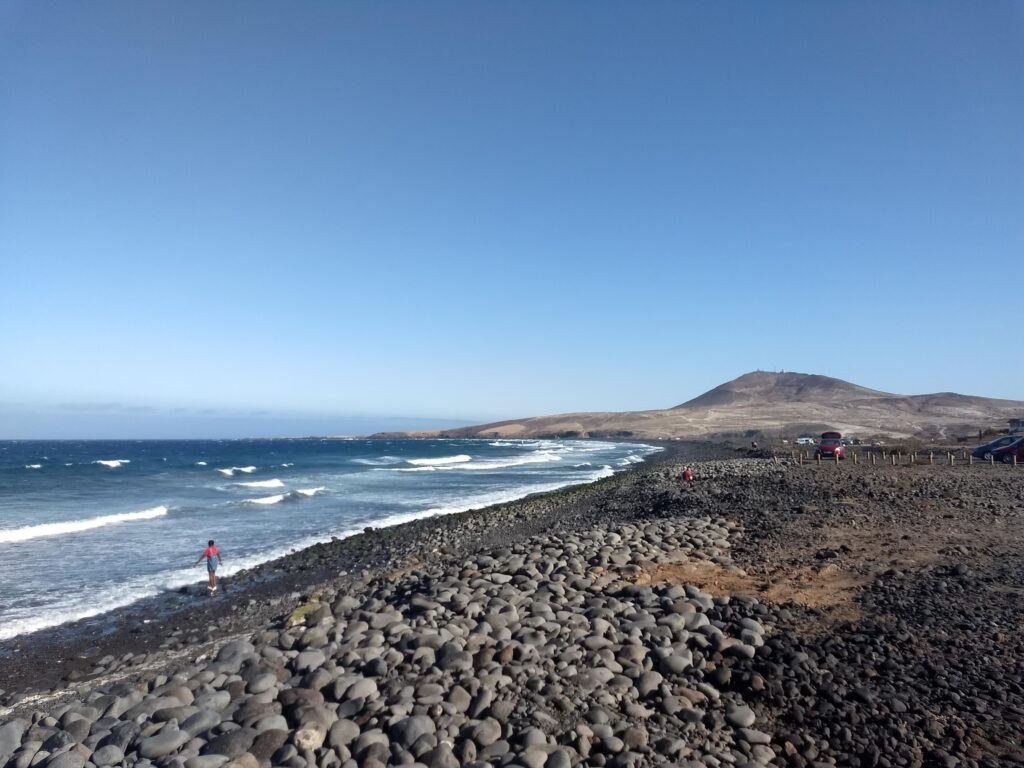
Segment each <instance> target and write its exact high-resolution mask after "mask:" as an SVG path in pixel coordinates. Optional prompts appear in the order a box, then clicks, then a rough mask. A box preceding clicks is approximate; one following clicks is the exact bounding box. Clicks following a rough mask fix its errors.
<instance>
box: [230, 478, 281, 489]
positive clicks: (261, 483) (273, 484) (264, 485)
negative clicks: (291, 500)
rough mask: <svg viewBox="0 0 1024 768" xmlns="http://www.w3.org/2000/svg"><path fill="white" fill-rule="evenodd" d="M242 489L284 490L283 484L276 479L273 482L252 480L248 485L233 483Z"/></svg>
mask: <svg viewBox="0 0 1024 768" xmlns="http://www.w3.org/2000/svg"><path fill="white" fill-rule="evenodd" d="M235 485H240V486H242V487H243V488H284V483H282V482H281V481H280V480H278V479H277V478H276V477H275V478H274V479H273V480H253V481H252V482H249V483H235Z"/></svg>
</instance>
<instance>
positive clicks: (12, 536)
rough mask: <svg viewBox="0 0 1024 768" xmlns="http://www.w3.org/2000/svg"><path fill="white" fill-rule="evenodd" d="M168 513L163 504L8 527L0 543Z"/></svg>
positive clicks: (61, 534) (1, 535)
mask: <svg viewBox="0 0 1024 768" xmlns="http://www.w3.org/2000/svg"><path fill="white" fill-rule="evenodd" d="M166 514H167V507H165V506H163V505H161V506H159V507H153V508H152V509H144V510H142V511H141V512H123V513H121V514H118V515H102V516H101V517H90V518H86V519H85V520H69V521H68V522H65V523H43V524H42V525H28V526H25V527H24V528H7V529H5V530H0V544H10V543H12V542H15V541H28V540H29V539H39V538H43V537H45V536H63V535H64V534H67V533H78V532H79V531H88V530H91V529H93V528H103V527H104V526H107V525H117V524H118V523H128V522H131V521H133V520H152V519H153V518H155V517H163V516H164V515H166Z"/></svg>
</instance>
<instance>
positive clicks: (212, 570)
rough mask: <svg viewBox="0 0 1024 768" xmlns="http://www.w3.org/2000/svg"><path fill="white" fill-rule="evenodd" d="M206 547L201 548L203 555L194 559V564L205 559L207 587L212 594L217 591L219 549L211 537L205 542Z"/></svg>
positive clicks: (219, 562) (219, 560)
mask: <svg viewBox="0 0 1024 768" xmlns="http://www.w3.org/2000/svg"><path fill="white" fill-rule="evenodd" d="M206 544H207V547H206V549H204V550H203V555H202V557H200V558H199V559H198V560H196V565H199V564H200V563H201V562H203V560H204V559H205V560H206V572H207V573H208V574H209V575H210V586H209V587H207V589H209V590H210V594H211V595H212V594H213V593H214V592H216V591H217V566H218V565H220V564H221V559H220V550H219V549H217V547H216V546H215V545H214V543H213V539H210V540H209V541H208V542H206Z"/></svg>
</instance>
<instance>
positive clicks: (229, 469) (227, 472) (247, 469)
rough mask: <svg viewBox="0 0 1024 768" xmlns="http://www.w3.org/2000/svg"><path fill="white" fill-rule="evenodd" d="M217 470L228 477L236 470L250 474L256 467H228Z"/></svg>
mask: <svg viewBox="0 0 1024 768" xmlns="http://www.w3.org/2000/svg"><path fill="white" fill-rule="evenodd" d="M217 471H218V472H220V473H221V474H222V475H225V476H226V477H231V476H233V475H234V474H235V472H244V473H245V474H247V475H250V474H252V473H253V472H255V471H256V467H226V468H224V469H218V470H217Z"/></svg>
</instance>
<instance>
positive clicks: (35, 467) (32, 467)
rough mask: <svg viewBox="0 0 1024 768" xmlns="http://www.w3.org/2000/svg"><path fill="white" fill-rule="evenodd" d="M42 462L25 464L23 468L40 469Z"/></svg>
mask: <svg viewBox="0 0 1024 768" xmlns="http://www.w3.org/2000/svg"><path fill="white" fill-rule="evenodd" d="M42 468H43V465H42V464H26V465H25V469H42Z"/></svg>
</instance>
